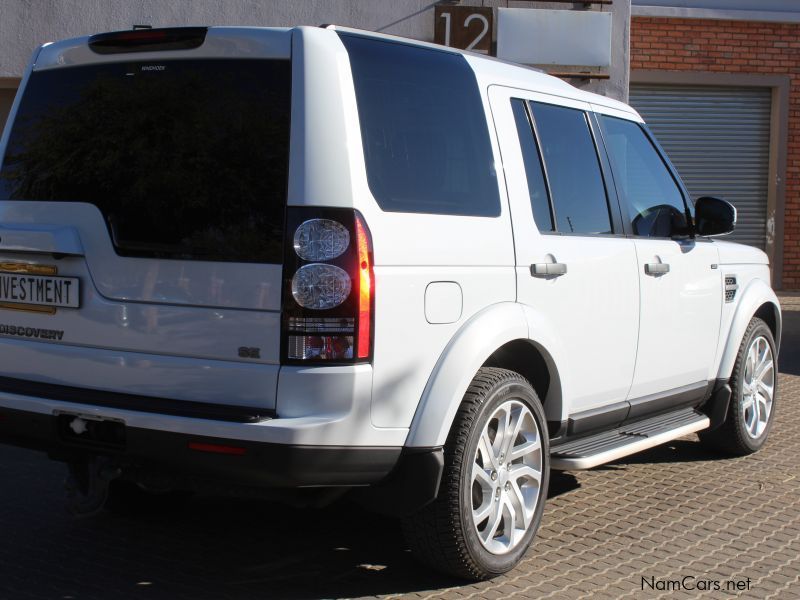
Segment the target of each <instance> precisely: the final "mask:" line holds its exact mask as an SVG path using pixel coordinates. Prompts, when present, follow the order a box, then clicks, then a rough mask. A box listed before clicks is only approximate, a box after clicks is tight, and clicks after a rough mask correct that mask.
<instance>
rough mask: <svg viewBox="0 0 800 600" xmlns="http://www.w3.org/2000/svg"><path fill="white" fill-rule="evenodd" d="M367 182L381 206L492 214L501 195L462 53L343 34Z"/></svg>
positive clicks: (481, 114) (480, 107) (497, 211)
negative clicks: (351, 74) (351, 75)
mask: <svg viewBox="0 0 800 600" xmlns="http://www.w3.org/2000/svg"><path fill="white" fill-rule="evenodd" d="M341 39H342V43H343V44H344V45H345V48H347V53H348V55H349V57H350V65H351V68H352V71H353V82H354V84H355V92H356V102H357V104H358V116H359V122H360V124H361V138H362V143H363V145H364V159H365V161H366V166H367V180H368V182H369V187H370V190H371V191H372V195H373V196H375V200H376V201H377V202H378V205H379V206H380V207H381V208H382V209H383V210H386V211H395V212H413V213H434V214H444V215H469V216H483V217H496V216H498V215H499V214H500V196H499V191H498V187H497V174H496V172H495V168H494V158H493V156H492V146H491V142H490V141H489V129H488V127H487V125H486V116H485V112H484V109H483V103H482V102H481V96H480V92H479V91H478V83H477V81H476V79H475V74H474V73H473V72H472V69H471V68H470V66H469V65H468V64H467V61H466V60H465V59H464V57H463V56H462V55H460V54H456V53H453V52H443V51H440V50H432V49H428V48H419V47H414V46H410V45H406V44H401V43H394V42H384V41H379V40H373V39H367V38H363V37H359V36H353V35H344V34H343V35H341Z"/></svg>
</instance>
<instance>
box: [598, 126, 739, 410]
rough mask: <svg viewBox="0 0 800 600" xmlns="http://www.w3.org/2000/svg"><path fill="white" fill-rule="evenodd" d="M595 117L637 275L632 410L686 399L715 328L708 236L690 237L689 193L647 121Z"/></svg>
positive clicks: (699, 391) (715, 277)
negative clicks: (637, 321)
mask: <svg viewBox="0 0 800 600" xmlns="http://www.w3.org/2000/svg"><path fill="white" fill-rule="evenodd" d="M599 120H600V122H601V124H602V131H603V139H604V141H605V144H606V147H607V150H608V154H609V157H610V159H611V163H612V167H613V173H614V182H615V184H616V187H617V190H618V192H619V194H620V196H621V199H622V206H623V218H625V219H627V223H626V225H628V226H629V227H630V231H631V233H632V235H633V239H634V243H635V245H636V255H637V263H638V270H639V280H640V282H641V284H640V286H641V288H640V289H641V308H640V310H641V319H640V329H639V349H638V352H637V358H636V371H635V373H634V377H633V385H632V386H631V391H630V394H629V400H630V401H631V416H637V415H636V413H637V412H642V413H644V412H647V410H646V407H647V406H648V405H649V406H650V408H659V409H661V408H667V407H668V406H669V401H670V398H671V399H673V400H674V403H675V404H679V403H691V402H693V401H695V400H696V399H697V398H698V397H701V396H702V395H703V393H704V391H705V386H706V384H707V382H708V379H709V371H710V368H711V365H712V363H713V362H714V353H715V351H716V346H717V338H718V335H719V328H720V316H721V310H722V301H723V292H722V279H721V275H720V270H719V268H718V263H719V255H718V251H717V248H716V246H715V245H714V244H713V242H711V241H709V240H706V239H701V238H698V239H696V240H695V239H691V238H689V237H688V220H687V216H686V215H687V205H688V204H687V198H686V196H685V193H684V192H683V190H682V188H681V186H680V185H679V184H678V181H677V178H676V176H674V175H673V173H672V171H671V170H670V169H669V167H668V166H667V163H666V162H665V161H664V159H663V157H662V155H661V153H660V152H659V149H658V148H657V146H656V145H655V144H654V143H653V141H652V140H651V138H650V137H649V135H648V134H647V132H646V130H645V128H644V127H643V126H642V125H640V124H639V123H635V122H632V121H627V120H623V119H617V118H614V117H610V116H600V117H599ZM625 213H627V214H625ZM659 396H661V398H659ZM653 402H657V403H658V402H660V403H661V405H660V406H659V405H655V404H653ZM665 402H666V404H665Z"/></svg>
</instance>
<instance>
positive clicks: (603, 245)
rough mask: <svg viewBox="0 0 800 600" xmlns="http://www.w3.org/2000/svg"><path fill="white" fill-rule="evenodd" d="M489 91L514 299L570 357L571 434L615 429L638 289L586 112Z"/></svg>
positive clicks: (564, 372)
mask: <svg viewBox="0 0 800 600" xmlns="http://www.w3.org/2000/svg"><path fill="white" fill-rule="evenodd" d="M490 92H491V101H492V112H493V114H494V116H495V119H496V123H497V126H498V131H499V132H501V133H502V135H500V144H501V150H502V154H503V165H504V170H505V176H506V180H507V183H508V190H509V195H510V200H511V208H512V221H513V224H514V241H515V247H516V262H517V295H518V300H519V301H520V302H522V303H524V304H527V305H529V306H530V307H532V309H533V310H534V311H535V312H536V313H538V314H540V315H541V316H542V318H543V319H544V320H545V321H546V322H547V323H548V324H550V325H551V326H552V327H553V329H554V331H555V333H556V335H558V336H560V338H561V340H562V342H563V349H564V352H565V356H568V357H569V360H568V362H567V363H566V364H560V365H558V368H559V374H560V380H561V384H562V392H563V396H564V399H565V402H568V403H569V413H570V418H571V421H572V422H571V424H570V427H571V430H572V432H573V433H579V432H581V431H584V430H586V429H590V428H594V427H599V426H608V425H611V424H613V423H614V422H618V421H621V420H622V419H624V418H625V416H626V414H627V409H628V407H627V404H626V403H625V402H624V400H625V397H626V396H627V393H628V389H629V387H630V384H631V380H632V379H633V370H634V362H635V356H636V337H637V333H638V327H639V282H638V275H637V266H636V253H635V249H634V245H633V242H632V241H631V240H630V239H626V238H625V237H624V236H622V235H620V233H621V232H620V225H619V211H618V210H612V208H611V207H612V206H614V205H615V202H616V199H609V198H608V197H607V193H606V186H605V181H604V177H605V175H604V173H605V170H606V168H605V166H604V165H603V164H602V163H601V159H600V156H599V155H598V152H597V146H596V141H595V132H594V131H593V129H592V127H591V124H590V121H589V119H588V115H587V112H586V111H587V109H588V105H585V104H584V103H581V102H576V101H569V100H561V99H559V105H555V104H553V101H554V100H553V99H552V98H551V97H548V96H546V95H543V94H536V93H533V92H525V91H522V90H510V89H506V88H495V87H493V88H491V90H490ZM562 102H563V103H564V104H563V105H561V103H562ZM514 134H516V135H514ZM609 200H611V202H610V201H609ZM530 335H531V337H532V338H534V339H535V338H536V331H531V334H530ZM576 413H583V414H576Z"/></svg>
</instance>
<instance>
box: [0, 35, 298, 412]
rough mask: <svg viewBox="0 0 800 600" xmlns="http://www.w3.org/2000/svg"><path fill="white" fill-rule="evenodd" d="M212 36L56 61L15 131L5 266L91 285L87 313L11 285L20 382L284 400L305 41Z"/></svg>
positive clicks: (35, 85)
mask: <svg viewBox="0 0 800 600" xmlns="http://www.w3.org/2000/svg"><path fill="white" fill-rule="evenodd" d="M202 32H203V33H202V38H203V39H201V40H199V43H198V46H197V47H195V49H186V48H181V49H179V50H175V51H174V52H173V51H171V50H163V46H162V49H161V50H159V51H152V50H153V46H146V47H144V48H143V50H142V51H141V52H139V51H134V50H131V49H130V47H128V49H126V50H125V51H124V52H123V51H120V52H115V51H113V50H112V51H110V52H109V51H102V52H100V51H98V50H97V49H95V50H94V51H92V50H89V48H88V47H87V46H86V41H85V40H78V41H69V42H62V43H59V44H55V45H53V47H45V49H44V50H43V51H42V53H41V54H40V55H39V59H38V60H37V64H36V65H34V67H33V70H32V72H31V74H30V76H29V77H28V79H27V81H26V82H25V85H24V90H23V93H22V97H21V100H20V102H19V105H18V107H17V109H16V114H15V118H14V121H13V126H11V125H9V127H10V129H9V130H8V131H7V133H6V136H5V138H4V139H5V140H6V146H5V153H4V157H3V163H2V170H1V171H0V222H1V223H2V226H0V273H1V272H9V271H12V272H16V273H19V274H21V275H22V276H25V277H29V276H31V275H32V274H35V273H38V272H46V273H49V274H50V275H51V276H53V275H54V276H55V277H59V276H66V277H70V278H76V279H77V285H79V286H80V290H79V306H63V305H62V306H53V305H52V304H50V305H47V304H48V303H47V298H43V297H40V296H36V294H35V289H34V290H33V293H27V294H25V296H26V297H23V296H21V295H20V293H19V290H18V292H17V294H16V295H11V288H10V287H9V288H8V290H7V291H8V293H7V294H4V289H3V281H2V279H3V278H2V277H0V301H2V303H1V304H0V336H3V337H5V338H6V339H4V340H3V343H2V344H0V355H1V356H0V362H2V364H3V374H4V375H6V376H8V377H10V378H19V379H31V380H33V379H36V380H41V379H43V378H44V379H47V380H48V381H51V382H53V383H54V384H63V385H67V386H78V387H81V386H82V387H97V388H101V389H107V390H120V391H125V392H127V393H135V394H143V395H149V396H162V397H168V398H175V399H192V400H201V401H208V402H215V403H223V404H242V405H255V406H260V407H271V406H274V401H275V386H276V381H277V371H278V368H279V367H278V364H279V349H280V339H279V338H280V314H279V311H280V305H281V272H282V268H281V262H282V248H283V224H284V223H283V222H284V212H285V205H286V193H287V180H288V161H289V124H290V103H291V62H290V44H291V33H290V32H288V31H283V30H275V31H268V30H262V31H261V32H259V34H258V36H257V37H255V38H254V37H253V33H252V31H251V32H249V33H246V34H242V33H241V32H240V33H238V34H237V32H236V30H214V29H211V30H209V31H208V32H207V34H206V32H205V29H203V30H202ZM232 44H234V45H233V46H232ZM232 47H235V48H237V49H238V52H237V53H236V55H231V54H230V52H231V48H232ZM243 56H246V58H243ZM60 64H66V65H67V66H59V65H60ZM10 285H13V284H10ZM53 285H58V280H57V279H56V280H54V281H53ZM20 289H23V288H20ZM23 291H24V290H23ZM32 301H36V302H38V304H31V302H32ZM20 332H22V333H20ZM49 332H56V334H54V335H51V334H50V333H49Z"/></svg>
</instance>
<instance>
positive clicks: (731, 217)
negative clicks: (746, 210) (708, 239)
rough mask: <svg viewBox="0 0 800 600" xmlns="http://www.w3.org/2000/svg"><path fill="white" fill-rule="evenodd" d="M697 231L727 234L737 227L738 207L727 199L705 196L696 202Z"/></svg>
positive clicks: (707, 234)
mask: <svg viewBox="0 0 800 600" xmlns="http://www.w3.org/2000/svg"><path fill="white" fill-rule="evenodd" d="M694 220H695V233H696V234H697V235H703V236H713V235H725V234H726V233H731V232H732V231H733V230H734V228H735V227H736V207H735V206H734V205H733V204H731V203H730V202H727V201H725V200H721V199H719V198H712V197H711V196H703V197H702V198H698V199H697V202H695V203H694Z"/></svg>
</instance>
